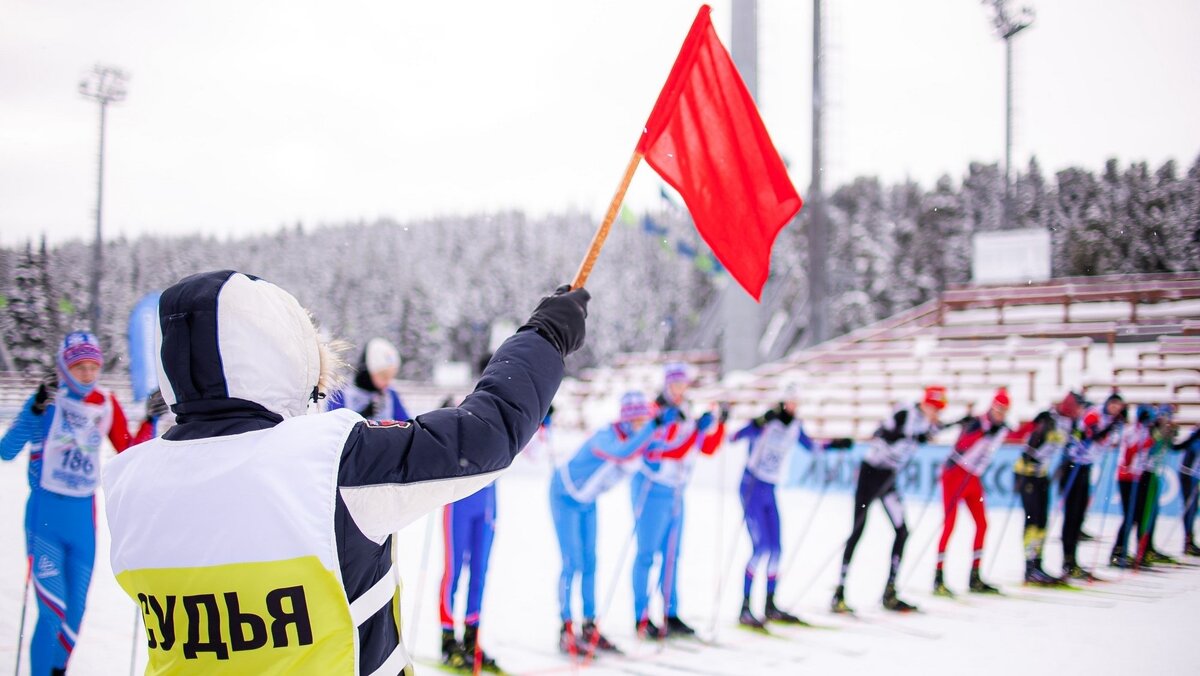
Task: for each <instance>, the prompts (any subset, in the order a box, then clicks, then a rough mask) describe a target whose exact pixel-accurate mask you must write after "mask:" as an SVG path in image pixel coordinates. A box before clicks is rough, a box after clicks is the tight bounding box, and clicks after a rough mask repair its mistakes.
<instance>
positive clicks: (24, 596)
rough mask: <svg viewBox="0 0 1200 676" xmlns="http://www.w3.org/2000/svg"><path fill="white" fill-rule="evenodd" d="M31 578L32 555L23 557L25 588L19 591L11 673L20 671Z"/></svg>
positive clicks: (17, 673)
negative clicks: (18, 608)
mask: <svg viewBox="0 0 1200 676" xmlns="http://www.w3.org/2000/svg"><path fill="white" fill-rule="evenodd" d="M32 579H33V556H27V557H25V588H24V590H23V591H22V592H21V621H20V624H18V625H17V666H16V668H15V669H13V674H15V675H18V676H19V674H20V673H21V648H22V647H23V646H24V645H25V611H26V610H28V609H29V587H30V585H31V584H32Z"/></svg>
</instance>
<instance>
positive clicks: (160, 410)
mask: <svg viewBox="0 0 1200 676" xmlns="http://www.w3.org/2000/svg"><path fill="white" fill-rule="evenodd" d="M170 410H171V407H170V406H167V401H166V400H165V399H163V395H162V391H160V390H154V391H153V392H151V393H150V396H149V397H146V417H147V418H153V419H155V420H157V419H158V418H161V417H163V416H164V415H166V414H167V412H168V411H170Z"/></svg>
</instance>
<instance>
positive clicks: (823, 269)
mask: <svg viewBox="0 0 1200 676" xmlns="http://www.w3.org/2000/svg"><path fill="white" fill-rule="evenodd" d="M812 5H813V38H812V177H811V182H810V183H809V187H808V194H807V195H805V204H804V208H805V209H807V210H808V218H809V220H808V233H807V234H808V328H807V329H806V330H805V335H806V340H805V343H807V344H808V345H817V344H819V343H822V342H824V341H825V340H826V339H827V338H828V337H829V265H828V259H829V220H828V218H827V216H826V209H825V193H824V188H823V187H822V181H821V178H822V174H823V172H824V170H825V168H824V152H823V151H824V147H823V145H824V136H823V129H822V114H823V113H824V110H825V92H824V77H823V72H822V71H823V66H824V63H823V51H824V44H823V42H822V40H821V0H813V4H812Z"/></svg>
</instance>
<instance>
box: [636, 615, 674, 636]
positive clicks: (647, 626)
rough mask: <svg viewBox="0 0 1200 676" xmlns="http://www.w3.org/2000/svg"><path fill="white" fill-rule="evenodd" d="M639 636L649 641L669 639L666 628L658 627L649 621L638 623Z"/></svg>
mask: <svg viewBox="0 0 1200 676" xmlns="http://www.w3.org/2000/svg"><path fill="white" fill-rule="evenodd" d="M637 635H638V638H644V639H649V640H653V639H660V638H666V637H667V628H666V627H656V626H655V625H654V623H653V622H651V621H650V620H648V619H647V620H642V621H641V622H638V625H637Z"/></svg>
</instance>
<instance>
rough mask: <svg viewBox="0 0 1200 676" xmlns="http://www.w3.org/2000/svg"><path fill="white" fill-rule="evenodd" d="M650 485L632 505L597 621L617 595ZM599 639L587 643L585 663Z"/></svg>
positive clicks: (604, 614) (644, 487)
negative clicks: (627, 530) (630, 525)
mask: <svg viewBox="0 0 1200 676" xmlns="http://www.w3.org/2000/svg"><path fill="white" fill-rule="evenodd" d="M651 483H653V482H652V481H651V479H650V478H649V477H647V478H646V480H645V484H644V485H643V487H642V492H641V493H640V494H639V495H638V500H637V503H636V504H635V505H634V509H633V528H632V529H631V530H630V533H629V537H628V538H626V539H625V542H624V544H622V545H621V552H620V554H618V555H617V567H616V568H614V569H613V576H612V581H611V582H610V583H609V585H608V591H607V595H606V596H605V598H604V603H603V604H602V605H601V607H600V612H599V613H597V617H596V619H597V621H600V620H604V619H605V618H607V617H608V611H609V610H610V609H611V608H612V603H613V599H614V598H615V597H616V593H617V582H618V579H619V577H620V574H621V569H622V568H624V567H625V558H626V557H627V556H629V548H630V546H631V545H632V544H633V542H634V540H636V539H637V525H638V521H640V520H641V518H642V510H643V509H645V507H646V502H647V498H649V496H650V485H651ZM638 620H639V621H640V620H641V618H638ZM599 639H600V636H599V633H598V632H597V635H595V636H593V637H592V640H590V641H588V651H587V655H586V656H585V657H584V661H585V662H589V661H591V660H592V659H593V657H594V656H595V652H596V646H597V645H598V643H599ZM572 647H573V646H572Z"/></svg>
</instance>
